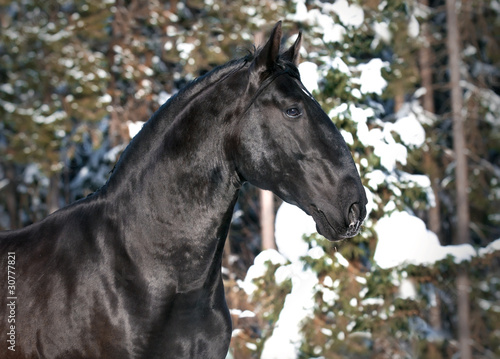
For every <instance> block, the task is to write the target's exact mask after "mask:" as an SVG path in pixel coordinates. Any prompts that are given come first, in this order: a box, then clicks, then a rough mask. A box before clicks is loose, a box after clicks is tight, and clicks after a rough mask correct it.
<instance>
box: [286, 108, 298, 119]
mask: <svg viewBox="0 0 500 359" xmlns="http://www.w3.org/2000/svg"><path fill="white" fill-rule="evenodd" d="M285 114H286V115H287V116H288V117H290V118H297V117H299V116H300V115H302V112H300V110H299V109H298V108H296V107H292V108H289V109H288V110H286V111H285Z"/></svg>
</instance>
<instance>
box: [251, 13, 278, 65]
mask: <svg viewBox="0 0 500 359" xmlns="http://www.w3.org/2000/svg"><path fill="white" fill-rule="evenodd" d="M281 34H282V33H281V21H278V22H277V23H276V25H274V28H273V31H272V32H271V36H270V37H269V40H268V41H267V43H266V44H265V45H264V47H263V48H262V49H261V50H260V51H259V53H258V55H257V56H256V57H255V59H254V60H253V64H252V67H251V69H252V71H257V72H259V73H260V72H262V71H266V70H272V69H273V68H274V65H275V64H276V61H277V60H278V56H279V53H280V44H281Z"/></svg>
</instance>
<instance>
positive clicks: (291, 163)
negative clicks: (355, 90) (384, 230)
mask: <svg viewBox="0 0 500 359" xmlns="http://www.w3.org/2000/svg"><path fill="white" fill-rule="evenodd" d="M279 30H280V29H279V28H278V31H279ZM276 31H277V29H276V28H275V30H274V32H273V36H275V37H279V36H277V35H276V34H275V32H276ZM278 35H280V34H278ZM273 36H272V37H271V40H270V42H268V44H267V45H266V47H267V46H268V45H270V43H271V46H272V41H273ZM278 46H279V45H278ZM299 47H300V39H299V40H297V43H296V44H295V45H294V47H292V48H291V49H290V50H289V51H288V52H287V53H285V54H284V55H282V56H283V57H284V60H286V59H287V58H289V59H291V60H292V61H294V62H296V60H297V56H295V55H294V52H298V49H299ZM294 48H295V49H294ZM262 51H263V52H264V51H266V48H265V47H264V49H263V50H262ZM258 56H262V53H261V54H259V55H258ZM271 56H272V55H271ZM273 58H274V59H276V57H273ZM255 61H257V59H256V60H255ZM266 66H267V65H266ZM288 66H290V64H288ZM252 71H256V70H255V69H252ZM261 75H262V73H261ZM260 81H261V83H260V84H259V85H258V86H259V90H258V91H257V92H256V94H255V95H254V97H253V99H252V101H253V102H252V103H251V105H250V107H249V108H248V110H247V112H246V113H245V116H244V118H243V119H242V121H241V122H240V131H239V141H238V143H239V144H238V150H237V156H236V158H237V159H236V162H237V164H236V166H237V170H238V172H239V174H240V176H242V177H243V178H244V179H245V180H248V181H249V182H250V183H252V184H254V185H256V186H258V187H261V188H264V189H268V190H271V191H273V192H274V193H275V194H277V195H278V196H279V197H281V198H282V199H283V200H285V201H287V202H289V203H292V204H295V205H297V206H299V207H300V208H301V209H302V210H304V211H305V212H306V213H308V214H310V215H312V217H313V218H314V220H315V221H316V224H317V229H318V232H319V233H321V234H322V235H324V236H325V237H326V238H328V239H330V240H336V239H341V238H347V237H352V236H354V235H356V234H357V233H358V231H359V228H360V226H361V223H362V221H363V219H364V217H365V216H366V209H365V205H366V202H367V200H366V196H365V191H364V188H363V186H362V184H361V180H360V178H359V174H358V171H357V169H356V167H355V165H354V161H353V159H352V156H351V153H350V151H349V149H348V148H347V145H346V143H345V141H344V139H343V137H342V135H341V134H340V133H339V131H338V130H337V128H336V127H335V126H334V124H333V123H332V121H331V120H330V119H329V117H328V116H327V115H326V114H325V112H324V111H323V110H322V109H321V107H320V106H319V104H318V103H317V102H316V101H315V100H314V99H313V98H312V97H311V95H310V94H309V93H308V92H307V91H306V90H305V88H304V87H303V85H302V84H301V82H300V80H299V79H298V78H297V77H296V76H293V74H291V73H290V72H288V71H286V67H283V66H282V67H281V69H277V70H276V71H275V72H274V73H270V74H269V72H268V75H267V77H266V75H264V79H263V80H262V76H261V80H260Z"/></svg>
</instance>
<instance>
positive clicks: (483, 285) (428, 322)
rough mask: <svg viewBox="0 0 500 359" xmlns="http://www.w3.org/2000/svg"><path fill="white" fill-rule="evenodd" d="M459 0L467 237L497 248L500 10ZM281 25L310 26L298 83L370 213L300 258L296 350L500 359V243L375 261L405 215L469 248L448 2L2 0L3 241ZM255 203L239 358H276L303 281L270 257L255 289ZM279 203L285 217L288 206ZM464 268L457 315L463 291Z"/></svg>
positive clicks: (287, 28) (242, 212)
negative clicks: (304, 296) (385, 226)
mask: <svg viewBox="0 0 500 359" xmlns="http://www.w3.org/2000/svg"><path fill="white" fill-rule="evenodd" d="M455 5H456V14H457V16H458V22H457V23H458V29H457V30H458V34H459V39H458V40H459V49H460V51H459V53H458V56H459V66H460V67H459V68H458V71H459V72H458V73H459V75H460V81H459V82H458V87H459V90H458V92H457V93H458V94H459V95H460V100H461V101H462V106H461V108H460V111H459V112H460V115H461V116H463V118H464V119H465V121H464V135H465V136H464V137H465V147H464V148H463V149H464V150H465V152H464V155H465V156H466V162H467V164H468V172H467V179H468V185H467V187H466V188H462V189H463V190H465V192H464V193H466V197H467V198H468V204H466V207H467V209H468V213H469V216H470V222H468V225H467V227H466V228H467V229H468V230H465V232H466V238H467V242H468V244H470V245H472V246H473V247H474V248H484V247H487V246H488V245H489V244H490V243H492V242H493V241H494V240H496V239H499V238H500V66H499V65H500V44H499V42H500V2H499V1H498V0H462V1H456V2H455ZM278 20H284V35H285V38H284V42H286V43H287V44H288V45H289V44H291V41H293V36H294V35H296V34H297V32H298V31H302V32H303V35H304V41H303V49H302V58H303V61H305V62H308V64H310V65H312V64H314V65H312V66H313V67H312V68H313V70H314V73H315V76H317V77H316V78H314V76H313V77H312V79H305V78H303V80H304V82H307V81H309V82H310V81H312V82H313V87H316V89H315V91H314V95H315V97H316V98H317V99H318V101H319V102H320V103H321V105H322V107H323V108H324V110H325V111H326V112H327V113H328V114H329V115H330V117H331V118H332V121H334V123H335V124H336V125H337V127H338V128H339V129H340V130H341V132H342V134H343V135H344V138H345V139H346V142H347V143H348V145H349V147H350V148H351V151H352V154H353V157H354V160H355V162H356V164H357V166H358V168H359V171H360V173H361V177H362V179H363V184H364V185H365V187H366V188H367V190H368V192H369V194H370V210H371V212H370V214H369V217H368V218H367V220H366V223H365V227H364V229H363V230H362V232H361V234H360V235H358V236H357V237H355V238H354V239H352V240H349V241H345V242H341V243H333V244H332V243H328V242H326V241H325V240H324V239H322V238H321V237H319V236H317V235H315V234H313V235H311V236H309V237H307V238H305V240H306V241H308V243H309V246H310V247H311V248H312V249H315V248H316V249H317V248H321V251H319V252H318V250H315V251H309V252H307V254H306V255H304V256H303V257H302V258H301V259H300V263H301V266H302V267H303V268H304V270H306V269H307V271H309V272H308V273H314V275H315V281H314V286H313V287H312V290H313V291H314V292H313V294H312V298H313V305H312V307H311V308H310V310H309V314H308V315H306V316H304V318H302V320H301V321H300V328H299V332H300V338H299V339H297V340H296V341H295V342H294V348H295V349H294V350H295V352H296V357H297V358H312V357H317V358H343V357H348V358H424V357H425V358H452V357H456V358H459V357H460V358H467V357H468V356H467V354H465V352H464V349H463V348H464V347H463V345H464V343H463V341H464V340H466V341H467V342H466V343H465V346H466V347H467V346H468V347H469V349H465V350H469V351H470V352H471V353H472V355H473V357H475V358H498V357H500V326H499V323H500V291H499V288H500V277H499V273H500V270H499V267H500V266H499V264H500V259H499V255H498V254H499V251H498V250H497V251H494V250H483V251H478V255H476V256H473V257H471V258H469V259H467V260H465V261H462V262H461V261H457V260H453V258H451V257H447V258H444V259H441V260H438V261H436V262H435V263H431V264H421V263H405V264H400V265H397V266H394V267H384V266H380V265H377V263H376V261H374V260H373V258H374V253H375V249H376V246H377V241H378V238H377V233H378V232H377V230H376V228H377V227H376V226H377V223H378V222H379V220H381V219H383V218H390V216H391V215H393V214H394V213H407V214H409V215H411V216H412V218H413V217H415V218H420V220H422V221H423V223H425V225H426V227H427V228H428V229H429V230H430V231H432V232H433V233H435V234H436V235H437V238H438V239H439V242H440V244H441V245H450V244H456V243H463V240H457V237H458V234H460V233H457V232H459V231H458V230H457V228H458V225H459V224H460V223H459V222H460V221H459V219H458V218H459V217H458V214H457V213H458V211H457V210H458V208H459V207H458V206H457V197H459V193H457V189H456V185H455V184H456V180H457V177H456V172H455V170H456V164H457V161H456V149H454V147H453V144H454V141H455V139H454V135H453V131H452V129H453V120H454V118H453V117H454V116H452V113H453V114H455V113H456V111H453V108H452V101H451V91H452V86H451V85H450V80H451V76H450V73H451V67H450V65H449V63H450V48H449V45H448V46H447V41H448V40H449V33H450V30H451V28H450V26H449V22H448V21H447V20H449V19H448V17H447V12H446V6H445V0H394V1H384V0H366V1H361V0H359V1H354V0H352V1H351V0H349V1H347V0H337V1H334V0H332V1H322V0H321V1H320V0H314V1H306V0H292V1H285V0H280V1H267V0H242V1H224V0H185V1H180V0H171V1H160V0H104V1H103V0H85V1H84V0H44V1H35V0H16V1H11V0H0V229H1V230H4V229H15V228H20V227H23V226H26V225H28V224H30V223H33V222H36V221H39V220H41V219H42V218H44V217H45V216H47V215H48V214H49V213H52V212H53V211H55V210H57V209H58V208H60V207H62V206H64V205H66V204H68V203H70V202H73V201H75V200H77V199H79V198H82V197H85V196H86V195H88V194H89V193H92V192H93V191H95V190H96V189H98V188H99V187H100V186H102V185H103V184H104V183H105V181H106V179H107V177H108V175H109V173H110V171H111V170H112V168H113V165H114V163H115V162H116V160H117V158H118V157H119V155H120V153H121V151H122V150H123V149H124V148H125V147H126V145H127V144H128V142H129V141H130V138H131V137H133V135H134V134H135V133H136V132H137V131H138V129H140V127H141V126H142V124H143V122H144V121H146V120H147V119H148V118H149V117H150V116H151V115H152V114H153V112H154V111H156V110H157V109H158V108H159V106H160V105H161V104H162V103H164V102H165V101H166V100H167V99H168V98H169V97H170V96H172V95H174V94H175V93H176V92H177V91H178V90H179V89H180V88H182V87H183V86H184V85H186V84H187V83H188V82H189V81H191V80H193V79H194V78H196V77H197V76H200V75H203V74H204V73H206V72H207V71H209V70H211V69H212V68H214V67H215V66H217V65H220V64H223V63H225V62H226V61H228V60H230V59H233V58H236V57H241V56H244V55H245V54H246V52H247V51H248V50H252V48H253V45H254V44H259V43H261V42H262V41H263V39H265V38H266V36H267V35H268V33H269V31H270V29H271V28H272V26H273V25H274V24H275V22H276V21H278ZM310 73H311V72H308V74H310ZM311 76H312V75H311ZM259 198H261V196H260V195H259V192H258V191H257V189H255V188H253V187H251V186H245V187H244V188H243V191H242V194H241V197H240V200H239V202H238V204H237V208H236V210H235V214H234V217H233V224H232V227H231V231H230V236H229V241H228V244H227V246H226V256H225V264H224V273H225V275H226V288H227V297H228V304H229V307H230V308H231V313H232V317H233V323H234V325H233V327H234V328H233V329H234V331H233V339H232V343H231V349H230V353H229V354H228V357H232V358H260V357H266V355H267V357H268V358H270V357H272V355H271V354H265V350H266V348H265V343H266V340H268V338H270V337H271V336H272V334H273V329H274V328H275V326H276V323H277V322H278V321H279V320H280V318H279V316H280V313H281V312H282V310H283V311H284V309H283V307H284V305H285V302H286V298H287V296H288V295H289V294H290V293H291V291H292V290H293V288H294V286H295V284H294V278H293V276H292V275H289V276H285V277H284V278H283V277H282V276H280V278H277V273H284V272H285V270H284V269H286V268H289V267H287V266H289V265H290V261H289V260H277V261H276V260H272V256H271V257H269V258H270V259H271V260H266V261H264V263H263V264H264V267H263V268H264V269H265V270H264V271H262V272H261V273H260V274H259V275H257V276H254V277H252V283H253V284H254V285H255V288H254V289H253V290H251V291H249V290H244V286H243V284H242V283H244V280H245V277H246V276H247V275H246V273H247V270H248V269H249V267H250V266H251V265H252V264H253V263H254V258H255V256H256V255H258V254H259V253H260V252H261V250H263V249H268V250H270V248H272V247H273V246H274V245H273V243H269V242H265V243H264V245H263V241H262V236H261V220H262V218H261V210H262V207H263V206H262V205H261V201H260V200H259ZM272 202H274V209H271V212H272V214H273V213H274V212H275V211H276V209H277V208H278V206H279V205H280V203H281V201H280V200H279V199H277V198H274V199H273V200H272ZM411 230H412V229H411V228H408V231H411ZM462 232H464V231H462ZM462 234H463V233H462ZM404 240H405V236H404V235H402V236H401V241H404ZM271 250H272V249H271ZM268 253H269V252H268ZM479 253H481V255H479ZM393 255H394V256H396V257H397V256H398V253H393ZM280 268H281V269H282V270H279V269H280ZM464 272H465V273H466V275H467V278H468V285H467V290H466V296H467V298H466V302H465V303H466V304H465V305H466V307H467V310H468V313H467V314H466V316H465V318H460V317H461V313H463V310H459V309H458V308H459V302H460V300H459V298H460V291H459V290H458V289H457V286H456V283H455V279H456V278H457V276H459V273H464ZM247 282H248V278H247ZM404 286H407V287H408V286H410V288H411V291H410V292H411V293H410V294H408V291H405V290H403V289H402V288H403V287H404ZM295 288H297V287H295ZM463 320H465V321H466V322H465V323H466V327H467V328H466V329H467V330H465V332H464V331H463V328H461V324H460V323H463ZM464 338H465V339H464ZM461 348H462V349H461ZM460 353H461V354H460ZM277 357H279V356H277ZM469 357H470V356H469ZM283 358H284V357H283Z"/></svg>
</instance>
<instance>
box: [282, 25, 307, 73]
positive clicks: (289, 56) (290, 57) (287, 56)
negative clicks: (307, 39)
mask: <svg viewBox="0 0 500 359" xmlns="http://www.w3.org/2000/svg"><path fill="white" fill-rule="evenodd" d="M301 46H302V32H299V36H297V40H295V43H294V44H293V45H292V46H290V48H289V49H288V50H287V51H286V52H284V53H283V55H281V57H282V58H283V59H284V60H286V61H290V62H292V63H293V64H294V65H295V66H298V65H299V60H300V47H301Z"/></svg>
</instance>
